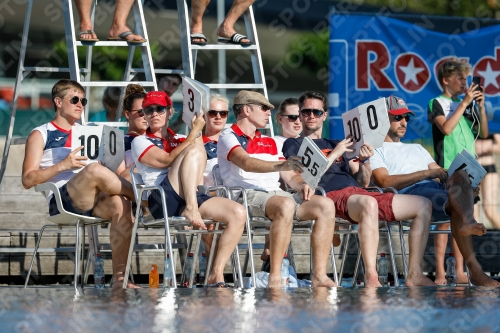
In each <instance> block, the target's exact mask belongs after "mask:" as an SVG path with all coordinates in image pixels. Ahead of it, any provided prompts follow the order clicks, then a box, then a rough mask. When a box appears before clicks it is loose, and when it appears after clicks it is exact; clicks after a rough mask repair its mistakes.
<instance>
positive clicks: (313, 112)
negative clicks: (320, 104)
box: [300, 109, 325, 117]
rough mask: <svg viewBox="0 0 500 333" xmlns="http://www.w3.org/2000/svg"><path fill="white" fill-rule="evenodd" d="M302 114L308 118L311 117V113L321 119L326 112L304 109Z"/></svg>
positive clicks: (301, 111)
mask: <svg viewBox="0 0 500 333" xmlns="http://www.w3.org/2000/svg"><path fill="white" fill-rule="evenodd" d="M300 113H302V115H303V116H306V117H309V116H310V115H311V113H312V114H313V115H314V116H315V117H321V116H322V115H323V114H324V113H325V111H323V110H320V109H302V110H300Z"/></svg>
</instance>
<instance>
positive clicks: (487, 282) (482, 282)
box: [470, 272, 500, 287]
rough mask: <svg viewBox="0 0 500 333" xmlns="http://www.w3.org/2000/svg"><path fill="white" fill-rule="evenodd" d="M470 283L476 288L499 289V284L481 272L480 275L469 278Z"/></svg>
mask: <svg viewBox="0 0 500 333" xmlns="http://www.w3.org/2000/svg"><path fill="white" fill-rule="evenodd" d="M470 282H472V284H473V285H475V286H478V287H499V286H500V282H498V281H496V280H493V279H492V278H490V277H489V276H488V275H486V274H484V273H483V272H481V273H480V274H475V275H472V273H471V276H470Z"/></svg>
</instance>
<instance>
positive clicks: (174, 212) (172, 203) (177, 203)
mask: <svg viewBox="0 0 500 333" xmlns="http://www.w3.org/2000/svg"><path fill="white" fill-rule="evenodd" d="M160 186H161V188H163V191H165V200H166V201H167V214H168V215H169V216H170V217H171V216H181V213H182V212H183V211H184V209H186V201H184V199H182V198H181V197H180V196H179V195H178V194H177V192H175V190H174V189H173V187H172V184H170V181H169V180H168V175H167V176H165V178H164V179H163V181H162V182H161V184H160ZM210 198H211V197H210V196H208V195H206V194H205V193H201V192H196V200H197V201H198V207H200V206H201V205H202V204H203V203H204V202H205V201H207V200H208V199H210ZM148 205H149V211H150V212H151V215H153V217H154V218H155V219H162V218H163V210H162V208H161V207H162V206H161V194H160V192H159V191H151V194H150V195H149V197H148Z"/></svg>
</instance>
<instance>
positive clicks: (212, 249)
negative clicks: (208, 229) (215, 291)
mask: <svg viewBox="0 0 500 333" xmlns="http://www.w3.org/2000/svg"><path fill="white" fill-rule="evenodd" d="M214 230H219V223H218V222H217V223H216V224H215V228H214ZM217 236H219V235H218V234H217V233H214V237H213V238H212V246H211V247H210V253H208V260H207V269H206V271H205V281H203V285H205V286H206V285H207V280H208V276H209V275H210V272H211V271H212V262H213V259H214V253H215V247H216V246H217Z"/></svg>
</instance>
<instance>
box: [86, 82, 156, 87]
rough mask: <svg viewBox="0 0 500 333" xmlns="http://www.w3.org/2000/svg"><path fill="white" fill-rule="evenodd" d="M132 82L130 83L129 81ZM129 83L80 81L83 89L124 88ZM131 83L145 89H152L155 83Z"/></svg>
mask: <svg viewBox="0 0 500 333" xmlns="http://www.w3.org/2000/svg"><path fill="white" fill-rule="evenodd" d="M131 82H132V81H131ZM131 82H128V81H127V82H124V81H88V82H87V81H81V82H80V84H81V85H82V86H83V87H126V86H128V85H129V84H130V83H131ZM132 83H135V84H140V85H141V86H145V87H154V85H155V83H154V82H152V81H133V82H132Z"/></svg>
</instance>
